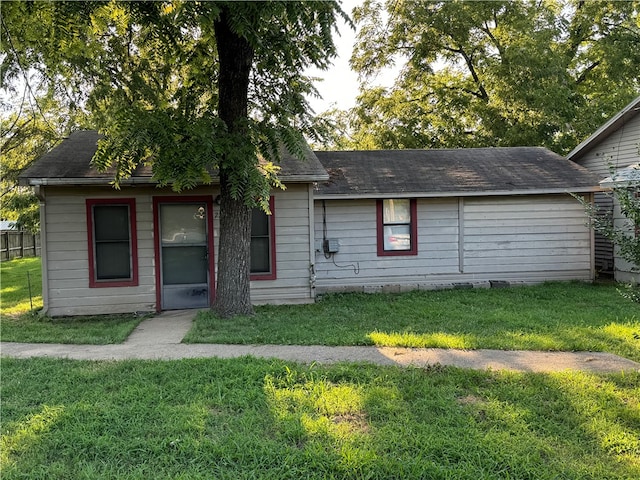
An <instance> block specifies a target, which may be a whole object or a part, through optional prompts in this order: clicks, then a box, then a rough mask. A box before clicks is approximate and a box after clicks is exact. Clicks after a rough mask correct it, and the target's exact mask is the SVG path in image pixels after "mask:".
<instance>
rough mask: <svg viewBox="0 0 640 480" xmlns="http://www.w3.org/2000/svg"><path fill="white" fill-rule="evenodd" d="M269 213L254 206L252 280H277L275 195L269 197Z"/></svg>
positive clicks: (252, 220) (252, 219) (252, 217)
mask: <svg viewBox="0 0 640 480" xmlns="http://www.w3.org/2000/svg"><path fill="white" fill-rule="evenodd" d="M269 210H271V215H267V214H266V213H264V212H263V211H262V210H261V209H259V208H254V209H253V212H252V215H251V280H275V278H276V249H275V238H276V235H275V234H276V229H275V222H274V216H275V210H274V201H273V197H271V198H270V199H269Z"/></svg>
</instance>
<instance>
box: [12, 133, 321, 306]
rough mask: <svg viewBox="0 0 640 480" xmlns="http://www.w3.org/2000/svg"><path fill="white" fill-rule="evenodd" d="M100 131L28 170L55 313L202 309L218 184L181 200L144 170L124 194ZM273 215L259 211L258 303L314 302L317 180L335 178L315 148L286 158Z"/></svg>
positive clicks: (211, 266)
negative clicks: (104, 155) (98, 161)
mask: <svg viewBox="0 0 640 480" xmlns="http://www.w3.org/2000/svg"><path fill="white" fill-rule="evenodd" d="M98 139H99V135H98V134H97V132H94V131H81V132H75V133H73V134H71V135H70V136H69V138H67V139H66V140H64V141H63V142H61V143H60V144H59V145H58V146H57V147H56V148H54V149H53V150H52V151H50V152H49V153H47V154H46V155H44V156H43V157H42V158H41V159H39V160H38V161H37V162H36V163H35V164H34V165H33V166H31V167H30V168H29V169H27V170H26V171H25V172H24V173H23V175H22V177H21V182H23V183H24V184H26V185H30V186H32V187H34V188H35V191H36V194H37V195H38V197H39V198H40V202H41V214H40V215H41V217H40V218H41V220H40V224H41V235H42V238H41V243H42V265H43V302H44V305H45V307H44V308H45V310H46V311H47V313H48V314H49V315H52V316H58V315H80V314H101V313H123V312H135V311H160V310H168V309H182V308H201V307H207V306H209V305H210V304H211V302H212V301H213V299H214V296H215V272H216V270H215V261H216V258H217V252H216V246H217V244H218V231H219V218H218V212H219V211H218V206H217V204H216V197H217V196H218V194H219V186H218V185H215V184H214V185H202V186H199V187H197V188H194V189H193V190H189V191H187V192H183V193H181V194H179V195H178V194H176V193H175V192H173V191H172V190H171V189H169V188H158V187H157V184H156V182H155V181H154V180H153V178H152V172H151V169H150V168H149V167H145V166H140V167H139V168H138V169H137V170H136V171H135V172H133V174H132V176H131V178H129V179H128V180H126V181H123V182H122V184H121V188H120V189H119V190H116V189H114V188H113V187H112V185H111V184H110V183H111V181H112V179H113V174H112V173H110V172H106V173H100V172H97V171H96V170H95V169H93V168H92V167H91V165H90V161H91V158H92V157H93V155H94V154H95V152H96V149H97V141H98ZM280 166H281V170H280V177H281V179H282V181H283V182H285V183H286V185H287V189H286V190H284V191H281V190H277V191H274V193H273V197H272V198H271V211H272V212H273V215H272V216H266V215H265V214H264V213H262V212H260V211H256V212H254V216H253V234H254V238H253V240H252V264H251V270H252V276H251V280H252V281H251V299H252V301H254V302H256V303H264V302H287V303H295V302H310V301H312V300H313V297H314V292H313V289H312V288H311V285H310V283H309V266H310V264H311V263H312V256H311V252H312V248H311V247H310V245H313V234H314V230H313V229H314V225H313V223H312V222H311V219H312V218H313V184H314V182H319V181H325V180H327V179H328V178H329V177H328V175H327V173H326V171H325V170H324V168H323V167H322V165H320V163H319V162H318V160H317V158H316V157H315V155H314V154H313V153H312V152H311V151H309V152H308V158H307V159H306V161H305V162H300V161H298V160H295V159H294V158H293V157H291V156H289V155H285V156H284V158H283V159H282V162H281V164H280Z"/></svg>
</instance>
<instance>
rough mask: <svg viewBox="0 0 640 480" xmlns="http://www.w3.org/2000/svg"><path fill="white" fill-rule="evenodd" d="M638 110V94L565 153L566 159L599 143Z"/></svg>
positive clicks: (639, 106) (639, 107)
mask: <svg viewBox="0 0 640 480" xmlns="http://www.w3.org/2000/svg"><path fill="white" fill-rule="evenodd" d="M639 111H640V96H639V97H636V98H635V99H634V100H633V101H631V103H629V105H627V106H626V107H624V108H623V109H622V110H620V111H619V112H618V113H617V114H616V115H614V116H613V117H611V118H610V119H609V121H608V122H606V123H605V124H604V125H602V126H601V127H600V128H598V129H597V130H596V131H595V132H593V134H591V135H590V136H589V137H588V138H586V139H585V140H584V141H582V142H581V143H580V144H579V145H578V146H577V147H576V148H574V149H573V150H571V151H570V152H569V153H568V154H567V159H568V160H572V161H575V160H574V158H575V157H578V156H580V155H581V154H582V153H586V152H587V151H588V150H590V149H591V148H593V147H594V146H595V145H597V144H598V143H600V142H601V141H602V140H603V139H604V138H605V137H607V136H608V135H610V134H611V133H612V132H613V131H615V130H617V129H618V128H620V127H621V126H622V125H623V124H624V123H626V121H627V119H628V118H629V117H632V116H635V115H636V114H637V113H638V112H639Z"/></svg>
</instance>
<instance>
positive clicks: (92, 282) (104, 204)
mask: <svg viewBox="0 0 640 480" xmlns="http://www.w3.org/2000/svg"><path fill="white" fill-rule="evenodd" d="M86 204H87V238H88V243H89V246H88V247H89V287H92V288H96V287H125V286H136V285H138V255H137V239H136V230H135V225H136V208H135V205H136V204H135V200H134V199H133V198H128V199H95V200H87V202H86Z"/></svg>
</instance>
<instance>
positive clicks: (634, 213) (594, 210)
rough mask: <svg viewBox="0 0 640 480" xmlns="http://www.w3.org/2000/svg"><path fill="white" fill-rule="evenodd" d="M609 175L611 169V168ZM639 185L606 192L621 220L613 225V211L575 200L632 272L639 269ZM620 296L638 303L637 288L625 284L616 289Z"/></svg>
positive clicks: (595, 228)
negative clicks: (618, 210)
mask: <svg viewBox="0 0 640 480" xmlns="http://www.w3.org/2000/svg"><path fill="white" fill-rule="evenodd" d="M610 170H611V174H612V175H614V174H615V169H614V168H613V167H611V169H610ZM639 188H640V186H639V185H622V186H618V187H614V188H613V189H612V190H611V192H609V193H608V195H610V196H611V197H613V199H614V201H615V202H616V203H617V205H618V208H620V213H621V214H622V215H623V216H624V217H625V220H623V222H622V223H621V224H617V223H616V222H615V219H614V217H613V212H607V211H602V210H601V209H600V208H598V206H597V205H595V204H592V203H589V202H587V201H586V200H585V199H584V198H582V197H576V198H577V199H578V201H579V202H580V203H581V204H582V205H583V207H584V209H585V212H586V214H587V217H589V220H590V222H591V226H592V228H593V229H594V230H595V231H596V232H598V233H600V234H601V235H602V236H603V237H605V238H606V239H608V240H609V241H611V243H613V244H614V245H615V247H616V255H620V257H621V258H623V259H624V260H625V261H627V262H629V263H630V264H631V270H632V271H638V270H639V269H640V194H639V193H638V192H639ZM619 293H620V295H622V296H623V297H624V298H626V299H628V300H631V301H632V302H635V303H640V285H633V284H630V285H626V286H624V287H623V288H620V289H619Z"/></svg>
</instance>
